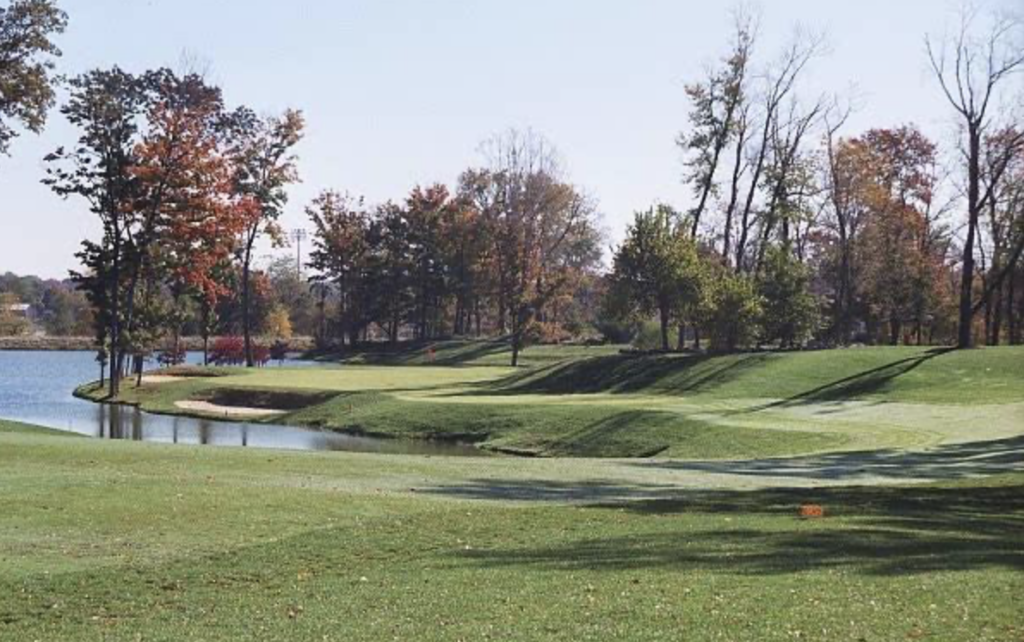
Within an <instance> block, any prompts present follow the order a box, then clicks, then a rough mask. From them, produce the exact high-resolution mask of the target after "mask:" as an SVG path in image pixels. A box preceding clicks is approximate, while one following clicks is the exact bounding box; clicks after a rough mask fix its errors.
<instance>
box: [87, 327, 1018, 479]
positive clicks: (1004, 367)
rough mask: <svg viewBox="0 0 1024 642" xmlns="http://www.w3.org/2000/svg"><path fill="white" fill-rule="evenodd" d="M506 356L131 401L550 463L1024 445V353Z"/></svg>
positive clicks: (393, 357)
mask: <svg viewBox="0 0 1024 642" xmlns="http://www.w3.org/2000/svg"><path fill="white" fill-rule="evenodd" d="M502 350H504V345H503V344H501V343H495V342H478V343H459V342H449V343H444V344H438V345H436V346H435V348H434V361H433V362H429V361H425V359H427V358H428V355H429V354H430V352H429V348H427V347H423V346H420V347H417V348H413V349H409V350H407V351H403V352H398V353H388V352H385V353H365V354H360V355H355V356H352V357H350V358H349V360H348V361H346V362H344V363H342V364H340V365H336V366H335V367H330V368H298V369H278V368H267V369H263V370H257V371H250V372H246V371H240V370H223V371H215V372H213V373H212V374H217V375H220V376H217V377H205V378H189V379H187V380H185V381H181V382H176V383H170V384H157V385H149V386H143V387H141V388H134V387H132V386H130V385H129V386H128V387H126V388H125V390H124V392H123V394H122V398H121V401H124V402H127V403H134V404H139V405H141V406H142V407H143V408H145V409H147V410H150V411H154V412H162V413H169V414H186V411H183V410H182V409H180V408H178V407H177V406H176V403H177V402H178V401H181V400H185V399H198V400H207V401H211V400H212V401H216V400H218V399H220V400H222V401H224V400H226V401H225V403H227V405H243V406H244V405H250V406H256V407H261V408H266V407H271V408H272V407H274V404H275V393H276V394H277V402H278V404H279V405H278V407H279V408H280V409H282V410H288V411H289V412H287V413H286V414H284V415H281V416H276V417H273V418H271V419H265V421H268V422H284V423H292V424H301V425H312V426H319V427H324V428H329V429H334V430H342V431H348V432H354V433H362V434H373V435H380V436H387V437H402V438H416V439H453V440H454V439H458V440H463V441H470V442H474V443H477V444H479V445H480V446H481V447H482V448H485V449H490V450H495V451H501V452H506V453H514V454H520V455H531V456H543V457H567V456H568V457H651V456H659V457H665V458H676V459H694V458H699V459H745V458H755V457H774V456H784V455H798V454H810V453H822V452H835V451H860V450H875V449H883V448H919V449H920V448H929V447H937V446H942V445H946V444H957V443H966V442H972V441H982V440H986V439H988V440H998V439H1011V438H1015V437H1018V436H1020V435H1021V434H1024V421H1022V417H1024V376H1021V374H1020V371H1021V368H1022V367H1024V349H1021V348H999V349H987V350H973V351H946V350H934V349H922V348H865V349H851V350H842V351H823V352H795V353H755V354H741V355H728V356H692V355H691V356H635V355H625V354H619V353H618V350H616V349H613V348H608V347H601V348H586V347H557V346H545V347H537V348H531V349H529V350H527V351H526V353H524V354H525V355H527V357H528V358H529V359H532V360H533V363H534V365H532V366H526V367H522V368H519V369H512V368H508V367H505V366H499V365H494V364H495V359H497V358H498V357H501V356H502V355H504V352H502ZM587 355H590V356H587ZM355 361H358V362H359V363H358V364H357V363H355ZM371 362H372V363H374V364H376V365H370V363H371ZM439 362H441V363H447V364H448V365H438V364H439ZM385 363H389V364H392V365H381V364H385ZM395 364H404V365H395ZM185 374H197V373H194V372H193V373H185ZM83 392H84V393H85V394H86V395H87V396H92V397H94V398H101V397H102V391H98V390H95V389H92V390H89V389H86V390H84V391H83ZM282 395H284V397H287V399H285V398H284V397H282ZM188 414H195V413H194V412H193V411H189V412H188Z"/></svg>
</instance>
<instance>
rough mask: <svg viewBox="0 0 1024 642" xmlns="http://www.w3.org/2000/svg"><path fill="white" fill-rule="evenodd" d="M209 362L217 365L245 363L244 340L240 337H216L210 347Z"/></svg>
mask: <svg viewBox="0 0 1024 642" xmlns="http://www.w3.org/2000/svg"><path fill="white" fill-rule="evenodd" d="M210 363H213V364H214V365H218V366H240V365H244V364H245V341H244V340H243V339H242V337H218V338H217V339H216V340H214V342H213V347H212V348H210Z"/></svg>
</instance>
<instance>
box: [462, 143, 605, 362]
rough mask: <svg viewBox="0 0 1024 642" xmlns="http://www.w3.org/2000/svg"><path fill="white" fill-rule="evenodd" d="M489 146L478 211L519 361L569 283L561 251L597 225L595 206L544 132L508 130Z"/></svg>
mask: <svg viewBox="0 0 1024 642" xmlns="http://www.w3.org/2000/svg"><path fill="white" fill-rule="evenodd" d="M484 147H485V152H486V154H487V156H488V160H489V161H490V168H489V169H488V170H486V172H484V173H481V174H480V175H481V176H482V177H484V178H485V182H484V185H483V186H482V188H481V189H480V190H479V194H480V195H481V199H480V202H481V204H482V208H481V211H482V212H483V215H484V216H485V217H487V219H488V222H487V225H488V227H489V228H490V230H491V239H492V242H493V243H494V257H495V263H496V267H497V273H498V276H497V281H498V300H499V304H498V306H499V317H501V324H500V325H501V328H502V329H503V330H504V329H506V328H507V329H508V330H509V337H510V341H511V344H512V365H513V366H517V365H518V363H519V354H520V352H521V351H522V349H523V347H524V346H525V341H526V339H527V337H528V336H529V333H530V332H531V331H532V330H533V329H534V323H535V322H536V321H537V319H538V315H540V314H542V312H543V310H544V308H545V306H547V305H548V304H549V303H550V302H551V301H552V300H553V299H554V298H555V297H556V296H557V295H558V294H559V292H561V291H563V290H564V288H565V287H566V285H567V272H566V271H565V270H563V269H560V268H559V266H558V256H559V254H560V252H561V251H562V250H563V248H564V246H565V245H566V243H567V242H568V240H569V239H570V238H572V237H573V236H574V235H576V234H578V233H580V231H581V230H584V229H588V228H592V227H593V225H591V223H590V221H591V220H592V219H593V217H594V210H593V205H592V204H591V203H590V202H589V201H588V200H587V199H586V198H585V197H584V196H582V195H581V194H580V193H579V192H577V191H576V190H575V189H574V188H573V187H572V186H571V185H569V184H568V183H565V182H562V181H561V180H559V173H560V168H559V166H558V162H557V160H556V154H555V153H554V150H553V149H552V148H551V146H550V144H549V143H548V142H547V141H546V140H544V139H543V138H542V137H540V136H538V135H536V134H534V133H532V132H526V133H522V132H518V131H515V130H510V131H508V132H506V133H505V134H503V135H501V136H497V137H495V138H493V139H492V140H491V141H489V142H488V143H487V144H485V146H484ZM506 318H507V321H508V322H507V324H506V321H505V320H506Z"/></svg>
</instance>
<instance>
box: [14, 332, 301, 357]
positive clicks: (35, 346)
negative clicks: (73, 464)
mask: <svg viewBox="0 0 1024 642" xmlns="http://www.w3.org/2000/svg"><path fill="white" fill-rule="evenodd" d="M94 341H95V340H94V339H93V338H92V337H39V336H32V337H0V352H95V351H96V345H95V342H94ZM213 341H214V339H213V338H211V339H210V346H211V347H212V346H213ZM181 344H182V346H184V348H185V349H186V350H188V351H189V352H202V350H203V340H202V339H201V338H200V337H182V339H181ZM288 345H289V348H290V350H291V351H292V352H302V353H305V352H308V351H310V350H312V349H313V347H314V345H315V342H314V341H313V339H312V338H311V337H294V338H292V339H290V340H289V341H288Z"/></svg>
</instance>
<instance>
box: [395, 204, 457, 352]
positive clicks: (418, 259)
mask: <svg viewBox="0 0 1024 642" xmlns="http://www.w3.org/2000/svg"><path fill="white" fill-rule="evenodd" d="M452 212H453V209H452V204H451V202H450V198H449V194H448V188H447V187H445V186H444V185H440V184H435V185H431V186H430V187H428V188H426V189H423V188H421V187H416V188H415V189H413V191H412V193H411V194H409V197H408V198H407V199H406V202H405V210H404V213H405V216H406V217H407V220H408V227H409V250H408V251H409V253H410V256H409V258H410V262H411V268H412V271H413V275H414V276H413V280H414V282H415V286H414V295H413V296H414V300H415V302H414V306H415V314H416V319H415V323H414V324H413V325H414V326H415V328H416V337H417V338H418V339H421V340H423V339H427V338H430V336H431V335H432V334H434V335H435V336H436V335H437V334H440V333H439V332H438V327H439V325H440V324H439V322H438V316H440V313H441V311H442V310H443V308H444V303H445V299H446V298H447V296H448V285H449V282H450V281H449V274H448V268H449V265H448V261H447V259H448V258H449V256H448V255H447V254H448V253H447V252H446V249H447V247H446V246H447V245H448V239H447V238H446V232H447V231H448V229H449V228H450V227H451V217H452ZM432 329H433V333H432Z"/></svg>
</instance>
